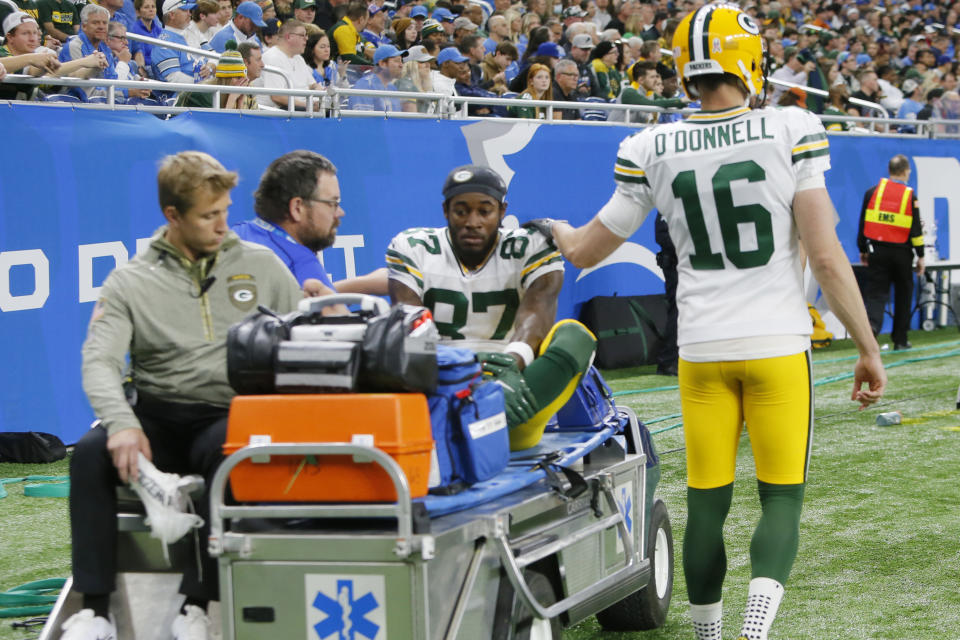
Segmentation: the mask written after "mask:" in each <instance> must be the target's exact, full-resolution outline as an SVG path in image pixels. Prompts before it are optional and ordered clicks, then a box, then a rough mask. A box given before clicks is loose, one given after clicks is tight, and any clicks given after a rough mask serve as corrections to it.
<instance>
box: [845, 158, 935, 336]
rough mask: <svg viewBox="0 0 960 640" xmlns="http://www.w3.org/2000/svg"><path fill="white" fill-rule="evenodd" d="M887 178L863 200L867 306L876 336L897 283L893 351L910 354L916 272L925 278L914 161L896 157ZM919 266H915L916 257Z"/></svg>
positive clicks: (861, 232) (860, 235)
mask: <svg viewBox="0 0 960 640" xmlns="http://www.w3.org/2000/svg"><path fill="white" fill-rule="evenodd" d="M888 169H889V172H890V177H889V178H883V179H882V180H881V181H880V182H879V184H876V185H874V186H872V187H870V189H869V190H868V191H867V193H866V194H864V196H863V206H862V207H861V210H860V230H859V231H858V233H857V247H858V248H859V249H860V261H861V262H862V263H863V264H864V265H866V267H867V278H866V282H865V283H864V292H863V297H864V302H865V303H866V307H867V316H868V317H869V319H870V325H871V327H872V328H873V333H874V334H878V333H880V328H881V326H882V325H883V309H884V307H885V306H886V305H887V297H888V295H889V293H890V284H891V283H893V287H894V297H893V331H891V332H890V337H891V339H892V340H893V348H894V349H896V350H899V349H909V348H910V346H911V345H910V342H909V341H908V340H907V331H908V329H909V328H910V311H911V308H912V301H913V272H916V273H917V274H918V275H921V276H922V275H923V266H924V265H923V229H922V227H921V224H920V210H919V209H918V207H917V196H916V192H915V191H914V190H913V189H912V188H910V187H908V186H907V181H908V180H909V179H910V161H909V160H907V158H906V156H903V155H899V154H898V155H895V156H893V157H892V158H891V159H890V164H889V165H888ZM914 253H916V254H917V264H916V265H915V266H914V264H913V254H914Z"/></svg>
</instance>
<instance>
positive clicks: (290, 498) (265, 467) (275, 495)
mask: <svg viewBox="0 0 960 640" xmlns="http://www.w3.org/2000/svg"><path fill="white" fill-rule="evenodd" d="M364 436H367V437H364ZM369 436H372V438H373V446H374V447H376V448H378V449H380V450H382V451H384V452H385V453H387V454H388V455H390V457H392V458H393V459H394V460H395V461H396V462H397V464H399V465H400V467H401V468H402V469H403V471H404V473H405V474H406V476H407V482H408V483H409V485H410V495H411V497H413V498H418V497H422V496H425V495H426V494H427V478H428V476H429V473H430V452H431V450H432V449H433V437H432V432H431V429H430V412H429V410H428V408H427V399H426V396H424V395H423V394H420V393H364V394H316V395H305V394H296V395H264V396H236V397H235V398H234V399H233V402H232V403H231V405H230V417H229V420H228V422H227V441H226V443H225V444H224V445H223V451H224V453H225V454H226V455H230V454H231V453H234V452H235V451H238V450H239V449H241V448H243V447H245V446H247V445H249V444H253V443H271V444H279V443H291V442H292V443H297V442H354V441H357V440H366V441H367V442H369ZM355 437H356V439H355ZM230 486H231V488H232V490H233V495H234V497H235V498H236V499H237V500H240V501H242V502H392V501H396V499H397V493H396V491H395V490H394V488H393V482H391V480H390V477H389V476H388V475H387V473H386V471H384V469H383V468H382V467H380V466H379V465H378V464H376V463H375V462H366V463H363V462H361V463H358V462H354V460H353V456H310V455H307V456H276V455H271V456H270V457H269V461H264V462H255V461H253V460H245V461H244V462H241V463H240V464H238V465H237V467H236V468H235V469H234V470H233V471H232V472H231V473H230Z"/></svg>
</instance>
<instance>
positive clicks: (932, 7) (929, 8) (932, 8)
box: [923, 2, 937, 11]
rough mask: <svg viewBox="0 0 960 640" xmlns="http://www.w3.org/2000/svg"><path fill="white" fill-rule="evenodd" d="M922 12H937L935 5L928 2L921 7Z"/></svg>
mask: <svg viewBox="0 0 960 640" xmlns="http://www.w3.org/2000/svg"><path fill="white" fill-rule="evenodd" d="M923 10H924V11H936V10H937V5H935V4H933V3H932V2H928V3H927V4H925V5H923Z"/></svg>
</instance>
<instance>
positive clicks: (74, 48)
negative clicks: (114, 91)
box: [58, 4, 117, 95]
mask: <svg viewBox="0 0 960 640" xmlns="http://www.w3.org/2000/svg"><path fill="white" fill-rule="evenodd" d="M109 22H110V12H109V11H108V10H106V9H104V8H103V7H101V6H98V5H95V4H88V5H87V6H85V7H84V8H83V10H82V11H81V12H80V32H79V33H78V34H77V35H75V36H70V37H69V38H68V39H67V41H66V42H65V43H64V45H63V48H62V49H60V55H59V56H58V57H59V59H60V62H69V61H71V60H80V59H81V58H85V57H87V56H89V55H90V54H92V53H97V52H99V53H102V54H103V57H104V58H105V59H106V66H104V67H103V69H102V70H101V71H100V73H99V76H97V75H91V76H89V77H91V78H96V77H100V78H106V79H107V80H116V79H117V58H116V56H114V55H113V52H112V51H111V50H110V47H109V46H107V26H108V24H109ZM94 73H96V71H94ZM75 91H76V92H79V93H83V94H87V95H103V94H105V93H106V88H104V87H97V88H96V89H91V90H84V89H79V88H78V89H75ZM71 93H73V91H71Z"/></svg>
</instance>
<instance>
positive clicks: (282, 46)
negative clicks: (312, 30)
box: [257, 20, 317, 111]
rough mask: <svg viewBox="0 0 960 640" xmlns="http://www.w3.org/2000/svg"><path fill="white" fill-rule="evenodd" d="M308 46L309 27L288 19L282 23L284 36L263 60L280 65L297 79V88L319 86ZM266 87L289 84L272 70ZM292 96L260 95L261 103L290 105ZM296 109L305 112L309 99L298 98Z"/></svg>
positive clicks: (264, 80) (266, 53) (281, 28)
mask: <svg viewBox="0 0 960 640" xmlns="http://www.w3.org/2000/svg"><path fill="white" fill-rule="evenodd" d="M306 46H307V28H306V25H304V24H303V23H302V22H300V21H299V20H287V21H286V22H284V23H283V24H282V25H280V35H279V38H278V39H277V44H276V45H275V46H273V47H271V48H269V49H267V50H266V51H264V52H263V63H264V64H266V65H270V66H273V67H279V68H280V69H281V70H283V71H285V72H286V73H287V75H288V76H289V77H290V79H291V80H292V81H293V88H294V89H316V88H317V81H316V80H314V78H313V72H312V71H311V70H310V67H308V66H307V63H306V62H305V61H304V59H303V52H304V50H305V49H306ZM263 86H264V87H266V88H275V89H280V88H285V87H286V83H285V82H284V81H283V78H281V77H280V76H279V75H277V74H275V73H268V74H266V75H264V76H263ZM288 100H289V96H284V95H270V96H259V97H258V98H257V102H259V103H260V105H261V106H266V107H281V108H284V109H285V108H287V106H288ZM294 108H295V109H297V110H298V111H303V110H305V109H306V108H307V102H306V99H305V98H294Z"/></svg>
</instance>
